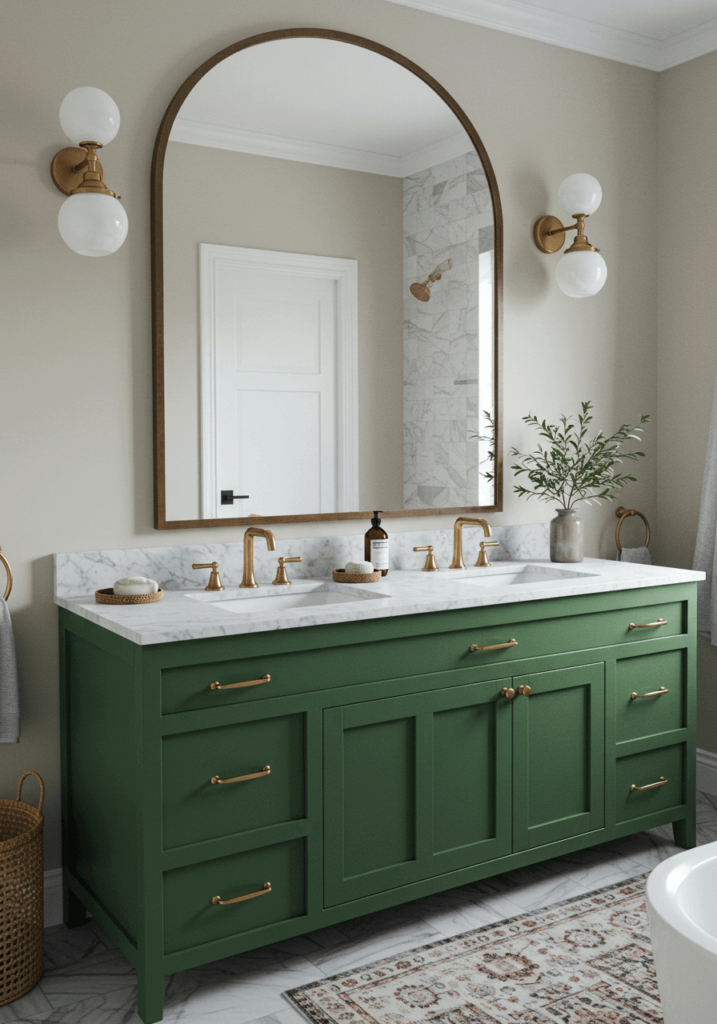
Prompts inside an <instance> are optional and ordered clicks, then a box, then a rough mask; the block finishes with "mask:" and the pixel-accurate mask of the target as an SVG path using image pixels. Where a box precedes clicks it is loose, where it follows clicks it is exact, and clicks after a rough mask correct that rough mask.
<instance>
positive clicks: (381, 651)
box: [162, 582, 686, 715]
mask: <svg viewBox="0 0 717 1024" xmlns="http://www.w3.org/2000/svg"><path fill="white" fill-rule="evenodd" d="M437 585H439V586H440V582H439V583H438V584H437ZM466 586H468V584H466ZM640 596H642V595H640ZM635 600H636V601H639V600H640V598H639V597H638V596H636V598H635ZM546 603H548V604H549V602H545V601H540V602H535V603H534V614H535V619H533V620H528V621H519V622H516V623H513V624H511V621H510V620H511V615H515V614H516V613H518V614H519V613H520V611H521V608H520V605H518V606H515V605H506V606H505V610H504V614H505V618H504V621H503V622H501V621H500V619H498V621H497V622H496V614H495V609H494V608H490V609H482V608H466V609H460V610H459V611H455V612H451V611H447V612H440V613H437V614H428V615H426V616H423V615H411V616H405V617H396V618H395V619H384V620H382V621H379V623H378V626H377V625H376V623H375V622H374V621H372V620H368V621H365V622H354V623H347V624H346V625H344V626H340V627H334V626H320V627H318V628H319V629H321V630H326V631H327V632H326V634H324V635H325V636H326V642H327V643H331V639H330V638H331V637H332V636H337V635H338V636H340V637H341V638H342V642H339V643H336V645H335V646H333V645H332V646H326V647H324V646H320V647H317V648H314V649H310V650H298V651H294V652H291V653H289V652H285V651H275V650H273V649H272V645H273V637H272V634H267V636H266V641H265V642H266V650H267V653H266V654H265V655H263V656H261V657H251V658H234V659H231V660H230V659H227V660H225V661H211V662H208V663H206V664H190V665H176V666H172V667H167V668H164V669H162V713H163V714H165V715H167V714H177V713H183V712H187V711H198V710H200V709H202V708H207V707H221V706H224V705H232V706H233V705H236V704H238V703H245V702H248V701H254V700H262V699H265V698H267V697H279V696H285V695H287V694H292V693H306V692H310V691H312V690H324V689H332V688H335V687H343V686H351V685H353V684H356V683H368V682H374V681H380V680H383V679H402V678H406V677H410V676H413V675H420V674H423V673H427V672H445V671H452V670H454V669H459V668H474V667H487V666H498V667H499V668H500V671H501V673H502V669H503V666H505V665H506V664H508V663H510V662H514V661H518V660H520V659H524V658H537V657H542V656H544V655H546V654H561V653H566V652H569V651H579V650H589V649H591V648H597V647H610V646H613V645H615V644H629V643H637V642H640V641H643V640H646V639H650V638H653V637H656V636H659V637H666V636H679V635H681V634H683V633H684V631H685V618H686V616H685V611H684V607H685V606H684V603H683V602H682V601H669V602H668V601H662V602H660V603H659V604H639V605H636V606H635V607H627V608H624V609H618V610H615V609H613V610H610V611H602V612H593V613H590V614H584V615H576V614H571V615H565V616H559V617H555V618H546V617H545V606H546ZM570 605H571V607H576V606H579V601H575V602H573V601H571V602H570ZM486 612H489V613H490V615H489V616H487V615H486ZM524 614H525V613H524V612H523V615H524ZM501 615H502V610H501ZM486 620H487V621H488V624H486ZM658 620H665V625H661V626H654V627H648V628H644V629H641V628H638V629H630V623H634V624H636V625H645V624H647V623H653V622H657V621H658ZM385 623H389V624H390V627H391V628H392V629H395V630H396V631H397V633H398V632H400V631H405V633H404V635H397V636H394V637H392V638H391V639H377V638H376V636H377V633H380V628H379V627H380V626H381V625H384V624H385ZM444 623H451V624H452V623H456V626H457V627H458V628H449V629H446V628H445V626H444ZM310 628H312V627H310ZM335 629H337V630H338V631H339V632H338V634H337V633H333V632H332V631H334V630H335ZM348 630H350V631H351V633H350V635H351V637H352V639H353V637H354V636H355V638H356V640H355V642H351V643H346V642H345V637H346V635H347V631H348ZM293 632H294V631H293V630H285V631H282V641H281V642H285V641H286V639H287V637H288V635H290V634H291V633H293ZM296 632H297V633H301V632H302V630H297V631H296ZM511 640H516V641H517V644H516V645H510V641H511ZM227 642H228V643H232V642H233V643H234V644H235V645H236V641H232V638H227ZM502 645H506V646H502ZM236 646H238V647H240V645H236ZM297 646H298V644H297ZM471 646H475V647H478V648H486V649H485V650H477V651H474V652H471ZM255 648H256V644H255ZM267 677H268V678H267ZM212 684H218V688H217V686H216V685H215V687H214V689H212ZM237 684H238V685H237Z"/></svg>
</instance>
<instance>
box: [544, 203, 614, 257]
mask: <svg viewBox="0 0 717 1024" xmlns="http://www.w3.org/2000/svg"><path fill="white" fill-rule="evenodd" d="M573 216H574V217H575V223H574V224H567V225H564V224H563V223H562V221H559V220H558V218H557V217H551V216H550V215H548V216H546V217H540V218H539V219H538V220H536V222H535V226H534V227H533V241H534V242H535V244H536V245H537V247H538V248H539V249H540V251H541V252H544V253H548V254H549V253H553V252H557V251H558V250H559V249H562V247H563V246H564V245H565V232H566V231H577V236H576V238H575V241H574V242H573V244H572V245H571V246H570V248H569V249H566V250H565V251H566V252H600V250H599V249H596V248H595V246H594V245H590V242H589V241H588V239H587V235H586V234H585V220H586V218H587V217H588V216H589V214H587V213H575V214H573Z"/></svg>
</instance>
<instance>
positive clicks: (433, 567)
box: [413, 544, 438, 572]
mask: <svg viewBox="0 0 717 1024" xmlns="http://www.w3.org/2000/svg"><path fill="white" fill-rule="evenodd" d="M413 550H414V551H427V552H428V554H427V555H426V564H425V565H424V566H423V569H422V570H421V571H422V572H438V565H437V564H436V558H435V555H434V554H433V545H432V544H426V545H425V547H422V548H414V549H413Z"/></svg>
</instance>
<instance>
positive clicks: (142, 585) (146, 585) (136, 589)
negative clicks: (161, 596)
mask: <svg viewBox="0 0 717 1024" xmlns="http://www.w3.org/2000/svg"><path fill="white" fill-rule="evenodd" d="M112 589H113V590H114V592H115V594H121V595H123V596H128V595H130V596H131V595H134V594H156V593H157V591H158V590H159V584H158V583H156V582H155V581H154V580H150V579H148V577H147V576H125V578H124V579H121V580H117V581H116V583H115V585H114V587H113V588H112Z"/></svg>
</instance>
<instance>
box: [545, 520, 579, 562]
mask: <svg viewBox="0 0 717 1024" xmlns="http://www.w3.org/2000/svg"><path fill="white" fill-rule="evenodd" d="M555 511H556V512H557V513H558V514H557V516H556V517H555V519H551V520H550V561H551V562H582V560H583V557H584V555H583V521H582V519H581V518H580V516H579V515H578V513H577V511H576V510H575V509H574V508H558V509H556V510H555Z"/></svg>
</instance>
